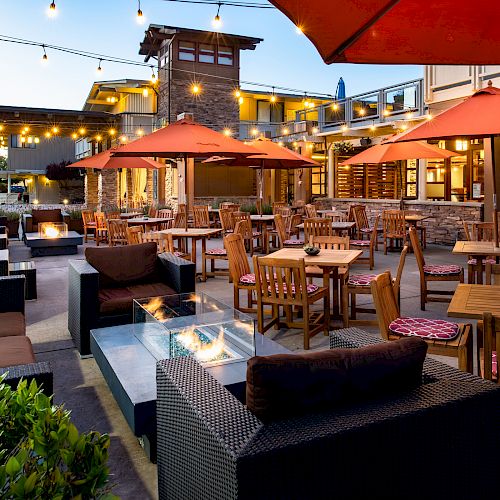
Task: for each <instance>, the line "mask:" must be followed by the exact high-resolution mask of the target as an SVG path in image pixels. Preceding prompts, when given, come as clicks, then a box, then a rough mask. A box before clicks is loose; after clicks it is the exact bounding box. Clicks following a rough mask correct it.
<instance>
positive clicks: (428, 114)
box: [0, 113, 432, 130]
mask: <svg viewBox="0 0 500 500" xmlns="http://www.w3.org/2000/svg"><path fill="white" fill-rule="evenodd" d="M425 117H426V118H427V120H432V115H431V114H430V113H427V114H426V115H425ZM0 130H1V129H0Z"/></svg>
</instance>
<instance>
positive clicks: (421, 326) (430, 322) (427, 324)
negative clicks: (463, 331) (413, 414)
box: [389, 318, 460, 340]
mask: <svg viewBox="0 0 500 500" xmlns="http://www.w3.org/2000/svg"><path fill="white" fill-rule="evenodd" d="M389 330H390V331H391V332H392V333H394V334H396V335H403V336H405V337H422V338H425V339H434V340H452V339H454V338H455V337H456V336H457V335H458V333H459V330H460V327H459V325H457V323H452V322H450V321H445V320H442V319H428V318H397V319H395V320H394V321H393V322H392V323H391V324H390V325H389Z"/></svg>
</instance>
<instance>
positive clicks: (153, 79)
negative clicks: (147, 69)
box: [151, 68, 158, 85]
mask: <svg viewBox="0 0 500 500" xmlns="http://www.w3.org/2000/svg"><path fill="white" fill-rule="evenodd" d="M151 71H152V73H151V83H152V84H153V85H155V84H156V82H157V81H158V77H157V76H156V75H155V70H154V69H153V68H151Z"/></svg>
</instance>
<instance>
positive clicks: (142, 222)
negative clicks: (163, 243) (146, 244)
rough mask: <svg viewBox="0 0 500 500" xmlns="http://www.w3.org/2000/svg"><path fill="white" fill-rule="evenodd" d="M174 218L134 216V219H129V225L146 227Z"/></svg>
mask: <svg viewBox="0 0 500 500" xmlns="http://www.w3.org/2000/svg"><path fill="white" fill-rule="evenodd" d="M172 220H174V218H173V217H134V218H132V219H127V224H128V225H129V226H145V227H150V228H152V227H155V226H158V224H163V223H164V222H169V221H172Z"/></svg>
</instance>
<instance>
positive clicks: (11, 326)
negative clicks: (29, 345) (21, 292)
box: [0, 312, 26, 354]
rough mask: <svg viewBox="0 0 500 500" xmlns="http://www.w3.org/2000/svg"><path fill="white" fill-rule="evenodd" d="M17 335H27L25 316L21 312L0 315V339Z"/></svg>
mask: <svg viewBox="0 0 500 500" xmlns="http://www.w3.org/2000/svg"><path fill="white" fill-rule="evenodd" d="M16 335H26V323H25V321H24V314H23V313H20V312H5V313H0V337H14V336H16ZM0 354H1V353H0Z"/></svg>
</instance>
